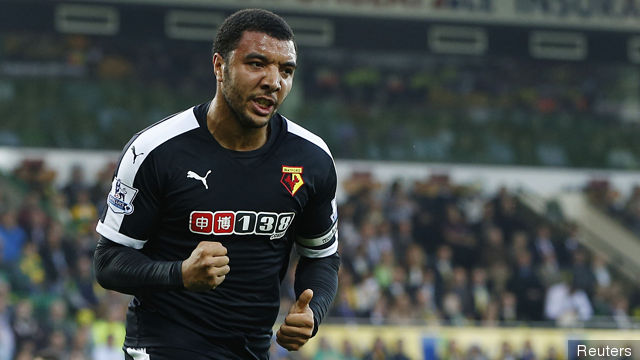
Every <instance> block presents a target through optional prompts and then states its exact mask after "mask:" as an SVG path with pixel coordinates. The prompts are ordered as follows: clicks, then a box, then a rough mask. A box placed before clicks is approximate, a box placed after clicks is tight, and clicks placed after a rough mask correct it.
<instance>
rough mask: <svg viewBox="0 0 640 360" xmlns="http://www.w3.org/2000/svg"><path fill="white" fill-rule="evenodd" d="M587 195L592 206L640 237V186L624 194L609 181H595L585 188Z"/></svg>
mask: <svg viewBox="0 0 640 360" xmlns="http://www.w3.org/2000/svg"><path fill="white" fill-rule="evenodd" d="M585 194H586V195H587V198H588V199H589V201H590V203H591V204H592V205H594V206H596V207H597V208H599V209H600V210H602V211H603V212H605V213H606V214H608V215H609V216H611V217H612V218H614V219H617V220H618V221H619V222H620V223H621V224H622V225H624V226H626V227H627V228H628V229H629V230H631V231H632V232H633V233H634V234H635V235H636V236H640V186H635V187H634V188H633V189H631V191H630V193H629V194H623V193H622V192H621V191H620V190H619V189H616V187H615V186H613V185H612V184H611V183H609V181H607V180H594V181H591V182H590V183H589V184H588V185H587V186H586V187H585Z"/></svg>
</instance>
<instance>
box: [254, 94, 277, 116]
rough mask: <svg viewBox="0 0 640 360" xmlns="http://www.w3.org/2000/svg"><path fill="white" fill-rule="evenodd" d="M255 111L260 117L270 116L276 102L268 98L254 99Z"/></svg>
mask: <svg viewBox="0 0 640 360" xmlns="http://www.w3.org/2000/svg"><path fill="white" fill-rule="evenodd" d="M253 104H254V106H253V107H254V110H255V111H256V112H257V113H258V114H259V115H263V116H266V115H269V114H271V112H272V111H273V107H274V106H275V101H273V100H271V99H269V98H266V97H257V98H254V99H253Z"/></svg>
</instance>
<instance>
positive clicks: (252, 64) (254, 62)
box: [249, 61, 264, 68]
mask: <svg viewBox="0 0 640 360" xmlns="http://www.w3.org/2000/svg"><path fill="white" fill-rule="evenodd" d="M249 66H251V67H254V68H261V67H263V66H264V65H263V64H262V63H261V62H259V61H252V62H250V63H249Z"/></svg>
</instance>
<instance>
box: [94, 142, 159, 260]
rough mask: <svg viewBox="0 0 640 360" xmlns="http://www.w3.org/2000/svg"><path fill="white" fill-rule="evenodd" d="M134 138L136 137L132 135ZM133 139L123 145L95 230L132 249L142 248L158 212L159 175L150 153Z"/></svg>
mask: <svg viewBox="0 0 640 360" xmlns="http://www.w3.org/2000/svg"><path fill="white" fill-rule="evenodd" d="M134 140H135V138H134ZM134 140H132V141H131V142H130V144H129V145H128V146H127V147H125V150H124V152H123V154H122V156H121V158H120V163H119V164H118V168H117V169H116V172H115V174H114V177H113V182H112V183H111V190H110V191H109V194H108V195H107V206H106V207H105V210H104V212H103V214H102V216H101V218H100V221H99V222H98V226H97V227H96V230H97V231H98V233H100V234H101V235H102V236H104V237H106V238H107V239H109V240H111V241H114V242H117V243H119V244H122V245H125V246H129V247H132V248H135V249H141V248H142V247H144V244H145V243H146V241H147V239H148V238H149V233H150V230H151V229H153V228H154V223H155V222H156V218H157V215H158V203H159V201H158V199H159V188H160V186H159V175H158V171H157V169H156V166H155V164H154V159H153V156H151V155H147V154H146V153H145V152H146V151H148V150H149V149H144V148H141V147H140V146H138V147H137V148H136V145H135V144H136V142H135V141H134Z"/></svg>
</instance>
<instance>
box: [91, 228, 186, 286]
mask: <svg viewBox="0 0 640 360" xmlns="http://www.w3.org/2000/svg"><path fill="white" fill-rule="evenodd" d="M93 263H94V268H95V272H96V278H97V280H98V283H99V284H100V285H102V287H104V288H105V289H110V290H115V291H118V292H121V293H125V294H131V295H135V293H138V292H141V291H166V290H179V289H184V285H183V282H182V270H181V265H182V261H155V260H151V259H150V258H148V257H147V256H146V255H144V254H143V253H141V252H140V251H138V250H136V249H133V248H130V247H127V246H124V245H120V244H118V243H115V242H113V241H111V240H109V239H106V238H104V237H103V238H101V239H100V240H99V241H98V245H97V247H96V251H95V253H94V258H93Z"/></svg>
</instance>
